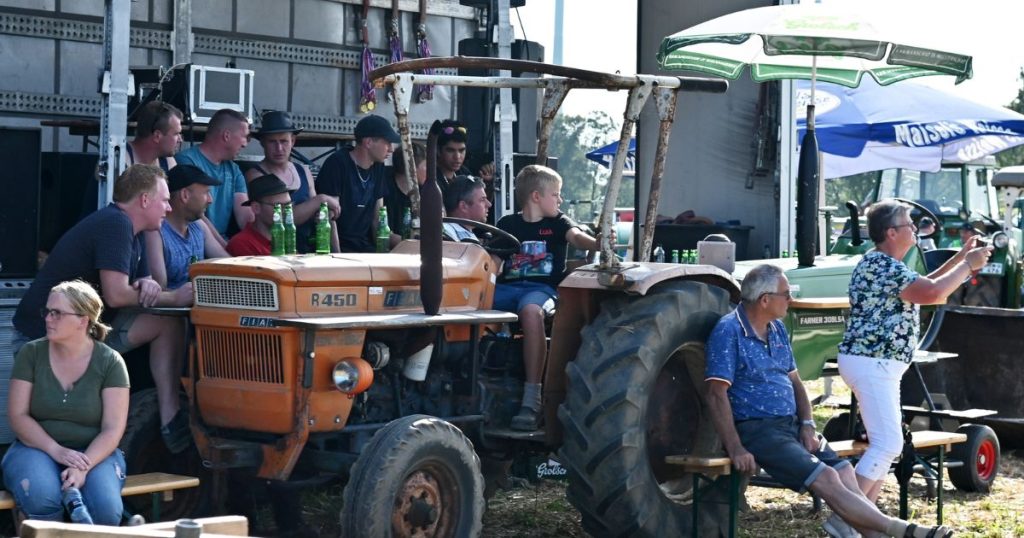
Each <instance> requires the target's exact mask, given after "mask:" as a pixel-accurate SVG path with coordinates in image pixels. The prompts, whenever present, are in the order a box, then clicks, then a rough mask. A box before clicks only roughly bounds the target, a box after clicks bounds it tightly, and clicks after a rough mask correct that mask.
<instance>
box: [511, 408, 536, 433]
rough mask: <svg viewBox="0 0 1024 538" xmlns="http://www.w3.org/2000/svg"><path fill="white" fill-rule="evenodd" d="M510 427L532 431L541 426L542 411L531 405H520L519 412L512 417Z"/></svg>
mask: <svg viewBox="0 0 1024 538" xmlns="http://www.w3.org/2000/svg"><path fill="white" fill-rule="evenodd" d="M510 427H511V428H512V429H513V430H517V431H521V432H532V431H536V430H537V429H539V428H540V412H539V411H536V410H534V409H533V408H530V407H520V408H519V414H517V415H516V416H514V417H512V424H510Z"/></svg>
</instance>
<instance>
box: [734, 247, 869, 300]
mask: <svg viewBox="0 0 1024 538" xmlns="http://www.w3.org/2000/svg"><path fill="white" fill-rule="evenodd" d="M861 257H862V256H861V255H859V254H855V255H854V254H851V255H835V254H833V255H830V256H818V257H816V258H814V265H813V266H811V267H797V265H798V261H797V259H796V258H776V259H772V260H748V261H738V262H736V270H735V271H733V273H732V276H733V278H735V279H736V280H738V281H740V282H742V281H743V277H745V276H746V275H747V272H748V271H750V270H751V269H753V268H754V267H757V266H758V265H761V264H765V263H767V264H770V265H776V266H778V267H781V268H782V269H783V270H784V271H785V272H786V278H788V279H789V285H790V287H791V288H792V290H793V295H794V297H797V298H808V297H839V296H845V295H846V291H847V287H849V285H850V275H851V274H853V268H854V267H856V266H857V262H859V261H860V259H861Z"/></svg>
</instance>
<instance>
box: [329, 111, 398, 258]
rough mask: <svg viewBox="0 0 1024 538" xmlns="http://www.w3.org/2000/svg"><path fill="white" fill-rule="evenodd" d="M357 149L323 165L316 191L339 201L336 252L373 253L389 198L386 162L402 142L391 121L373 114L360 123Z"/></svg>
mask: <svg viewBox="0 0 1024 538" xmlns="http://www.w3.org/2000/svg"><path fill="white" fill-rule="evenodd" d="M355 137H356V145H355V147H353V148H352V149H349V150H339V151H337V152H335V153H334V154H333V155H331V156H330V157H328V158H327V160H326V161H324V166H323V168H321V169H320V175H318V176H317V178H316V190H317V191H319V192H321V193H323V194H326V195H328V196H334V197H336V198H337V199H338V203H339V205H340V207H341V211H340V212H339V214H338V217H337V219H336V224H337V226H336V227H335V229H334V231H332V238H331V250H332V251H333V252H373V251H374V250H375V246H374V245H375V244H374V239H373V238H374V235H375V232H376V227H377V211H378V208H380V207H383V205H384V196H385V194H387V184H386V182H385V172H384V161H386V160H387V159H388V157H390V156H391V153H392V152H393V151H394V144H397V143H399V142H400V141H401V139H400V138H399V136H398V133H397V132H395V130H394V128H392V127H391V123H389V122H388V120H386V119H384V118H382V117H380V116H375V115H373V114H370V115H368V116H366V117H365V118H363V119H361V120H359V123H357V124H356V129H355Z"/></svg>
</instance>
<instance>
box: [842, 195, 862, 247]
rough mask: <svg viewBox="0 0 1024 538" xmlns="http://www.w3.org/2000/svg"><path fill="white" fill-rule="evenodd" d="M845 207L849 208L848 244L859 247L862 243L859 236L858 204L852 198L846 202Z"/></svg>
mask: <svg viewBox="0 0 1024 538" xmlns="http://www.w3.org/2000/svg"><path fill="white" fill-rule="evenodd" d="M846 209H849V210H850V244H851V245H853V246H855V247H859V246H860V245H861V244H862V243H864V239H862V238H861V236H860V206H858V205H857V202H854V201H853V200H848V201H847V202H846Z"/></svg>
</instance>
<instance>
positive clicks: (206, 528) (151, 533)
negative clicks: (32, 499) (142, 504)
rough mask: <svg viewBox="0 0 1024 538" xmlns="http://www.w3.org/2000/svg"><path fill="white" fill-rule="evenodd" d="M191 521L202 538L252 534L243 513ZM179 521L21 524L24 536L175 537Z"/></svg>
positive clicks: (52, 537)
mask: <svg viewBox="0 0 1024 538" xmlns="http://www.w3.org/2000/svg"><path fill="white" fill-rule="evenodd" d="M191 521H193V522H194V523H196V524H198V525H200V526H201V527H202V536H203V538H215V537H220V536H249V521H248V520H247V519H246V518H245V517H243V516H217V517H207V518H201V519H195V520H191ZM177 524H178V522H177V521H165V522H161V523H149V524H146V525H139V526H136V527H107V526H103V525H79V524H75V523H63V522H58V521H38V520H28V521H26V522H25V523H24V524H23V525H22V526H21V536H22V538H71V537H81V538H121V537H125V538H128V537H131V538H173V537H174V536H175V527H176V526H177Z"/></svg>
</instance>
